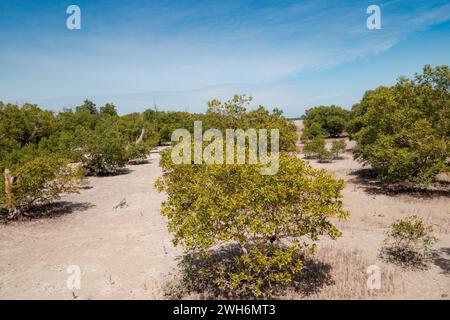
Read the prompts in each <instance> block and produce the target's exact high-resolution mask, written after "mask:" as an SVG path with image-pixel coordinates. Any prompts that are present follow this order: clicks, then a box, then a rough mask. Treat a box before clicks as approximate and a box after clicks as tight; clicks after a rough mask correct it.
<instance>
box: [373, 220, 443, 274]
mask: <svg viewBox="0 0 450 320" xmlns="http://www.w3.org/2000/svg"><path fill="white" fill-rule="evenodd" d="M432 231H433V229H432V227H431V226H427V225H426V224H425V223H424V222H423V220H422V219H420V218H418V217H417V216H411V217H407V218H405V219H399V220H397V221H395V222H394V223H393V224H392V225H391V226H390V228H389V230H388V231H387V232H386V239H385V240H384V244H383V247H382V249H381V256H382V257H383V258H385V259H386V260H388V261H391V262H394V263H398V264H401V265H403V266H411V267H423V266H426V263H427V262H428V261H429V260H430V259H431V258H432V253H433V251H432V247H433V244H434V243H435V242H436V240H437V239H436V238H435V237H433V236H432V235H431V233H432Z"/></svg>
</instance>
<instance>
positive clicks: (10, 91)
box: [0, 0, 450, 106]
mask: <svg viewBox="0 0 450 320" xmlns="http://www.w3.org/2000/svg"><path fill="white" fill-rule="evenodd" d="M78 2H79V3H80V7H81V8H82V17H83V22H82V26H83V27H82V30H80V31H73V32H71V31H67V30H65V29H64V19H65V15H64V11H62V14H61V16H57V13H58V12H59V11H58V10H60V9H61V8H64V5H63V3H64V1H63V2H62V3H59V6H58V7H57V8H58V10H57V9H55V8H54V7H49V5H46V6H45V8H46V9H45V10H42V11H40V12H39V11H38V12H30V13H29V14H28V15H27V14H24V13H23V12H22V13H21V14H20V17H21V19H25V20H26V21H28V22H27V24H26V25H30V23H31V24H32V21H33V19H38V20H39V19H40V22H39V24H37V25H39V26H40V27H38V28H35V29H34V30H31V29H27V28H25V27H23V26H21V25H20V22H21V20H20V19H19V21H16V23H17V25H16V26H15V27H14V26H11V25H8V27H7V28H3V26H2V22H0V35H1V36H3V35H4V36H5V37H7V39H8V41H9V42H8V44H6V43H2V44H0V46H1V47H0V49H1V50H0V70H1V71H3V72H2V73H3V74H8V75H9V76H8V77H7V78H6V77H4V76H3V77H1V78H0V97H2V98H4V99H15V100H23V99H30V100H39V101H63V100H64V99H60V98H58V99H53V98H52V97H61V96H70V97H73V96H89V95H90V96H104V97H105V96H111V97H113V96H114V97H117V96H118V95H120V94H122V93H123V94H126V93H134V92H147V93H148V94H147V95H146V96H151V95H154V96H155V97H156V96H157V94H156V93H158V92H159V98H160V99H161V100H163V101H164V102H163V103H164V104H167V105H168V104H172V105H177V106H180V105H183V104H184V101H187V103H190V102H193V101H195V103H197V102H196V100H197V99H196V98H192V97H191V96H190V94H191V93H189V92H195V95H196V97H202V98H203V97H204V96H210V97H212V94H214V93H217V88H221V89H220V90H222V91H223V92H227V93H228V92H229V90H231V89H242V90H239V91H243V90H244V89H249V88H250V89H252V88H253V89H254V90H255V91H256V92H258V89H255V88H264V89H262V90H261V93H262V95H263V96H265V97H267V98H266V100H276V99H275V98H280V97H279V96H276V93H277V92H283V94H287V95H290V96H291V98H290V100H293V99H296V98H298V95H296V94H292V93H288V92H286V91H285V90H280V83H281V85H282V86H284V87H289V83H290V81H291V80H290V79H292V78H293V77H296V76H298V75H299V74H301V73H302V72H307V71H311V70H322V69H325V68H331V67H333V66H336V65H339V64H342V63H344V62H348V61H352V60H354V59H357V58H361V57H365V56H367V55H373V54H378V53H380V52H383V51H385V50H387V49H389V48H391V47H393V46H395V45H396V44H397V43H398V42H399V41H401V40H402V39H404V38H405V37H407V36H408V35H410V34H412V33H414V32H416V31H418V30H422V29H424V28H427V27H429V26H431V25H434V24H436V23H441V22H444V21H448V20H449V19H450V4H448V3H447V1H445V0H442V1H441V0H430V1H379V5H380V6H381V9H382V29H381V30H377V31H370V30H368V29H367V28H366V19H367V14H366V8H367V6H368V5H369V3H365V2H364V1H363V2H361V1H355V2H354V1H327V2H321V1H281V2H280V1H273V2H271V1H175V2H173V1H155V2H151V3H149V2H146V1H137V2H136V1H125V2H120V3H112V2H110V1H78ZM30 3H31V1H30ZM0 9H1V5H0ZM8 10H9V11H10V15H11V16H14V15H15V14H19V13H20V12H21V11H20V7H19V6H16V7H14V6H13V5H11V4H10V5H9V6H8ZM0 11H1V10H0ZM11 16H10V19H13V18H12V17H11ZM30 19H31V22H30ZM55 19H56V21H55ZM36 23H37V22H36ZM50 26H53V28H56V26H58V27H57V29H55V30H54V29H52V28H50ZM2 29H3V30H4V31H1V30H2ZM5 30H6V31H7V32H8V34H9V36H7V35H6V34H4V33H5V32H6V31H5ZM227 84H232V85H227ZM294 86H295V85H294ZM198 88H204V89H200V90H199V89H198ZM212 88H216V89H215V90H216V91H214V90H213V89H212ZM270 88H272V89H273V90H270ZM268 91H272V92H273V94H272V95H270V94H269V93H268ZM163 93H164V94H163ZM138 96H139V95H138ZM123 97H124V98H123V99H124V100H126V98H125V97H128V99H131V98H130V97H131V95H123ZM162 97H164V98H162ZM173 97H177V99H179V100H177V101H174V99H173ZM270 97H273V99H270ZM303 98H305V99H306V100H308V99H309V100H314V99H313V97H310V98H308V97H303ZM52 99H53V100H52ZM69 100H70V99H67V101H69ZM138 100H139V99H138ZM288 100H289V99H288ZM149 102H151V101H149Z"/></svg>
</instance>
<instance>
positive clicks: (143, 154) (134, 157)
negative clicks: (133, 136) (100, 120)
mask: <svg viewBox="0 0 450 320" xmlns="http://www.w3.org/2000/svg"><path fill="white" fill-rule="evenodd" d="M150 150H151V147H150V146H148V145H147V144H146V143H131V144H129V145H128V146H127V148H126V158H127V159H128V161H133V162H142V161H145V160H146V159H147V156H148V154H149V152H150Z"/></svg>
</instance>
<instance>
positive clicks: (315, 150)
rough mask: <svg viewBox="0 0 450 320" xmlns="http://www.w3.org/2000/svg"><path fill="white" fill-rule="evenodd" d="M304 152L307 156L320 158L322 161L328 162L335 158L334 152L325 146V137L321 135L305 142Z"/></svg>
mask: <svg viewBox="0 0 450 320" xmlns="http://www.w3.org/2000/svg"><path fill="white" fill-rule="evenodd" d="M303 154H304V155H305V156H306V157H307V158H311V159H318V160H319V161H320V162H327V161H330V160H332V158H333V154H332V152H331V151H329V150H328V149H327V148H326V147H325V139H324V138H322V137H321V136H317V137H315V138H314V139H312V140H310V141H308V142H307V143H305V145H304V146H303Z"/></svg>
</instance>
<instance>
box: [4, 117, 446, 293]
mask: <svg viewBox="0 0 450 320" xmlns="http://www.w3.org/2000/svg"><path fill="white" fill-rule="evenodd" d="M297 125H299V127H300V126H301V123H300V122H297ZM158 162H159V155H158V154H157V153H152V154H151V157H150V163H148V164H143V165H137V166H130V167H128V168H127V169H128V170H129V172H128V173H124V174H121V175H117V176H112V177H101V178H97V177H94V178H89V179H88V180H89V183H88V185H89V187H88V188H86V189H84V190H82V191H81V193H80V194H77V195H70V196H66V197H64V198H63V199H62V201H64V202H65V203H66V204H67V207H68V210H67V211H69V212H70V214H68V213H67V214H64V215H60V216H58V217H55V218H52V219H39V220H33V221H25V222H15V223H11V224H8V225H3V226H0V299H20V298H26V299H74V298H77V299H159V298H164V296H163V291H164V289H163V288H164V285H165V283H166V282H167V280H168V279H170V278H171V277H172V276H171V274H173V273H176V270H177V257H179V256H180V255H181V254H182V250H181V249H180V248H174V246H173V245H172V243H171V236H170V235H169V233H168V232H167V229H166V220H165V218H164V217H162V216H161V214H160V206H161V201H163V200H164V197H165V196H164V195H162V194H159V193H157V192H156V190H155V189H154V187H153V182H154V181H155V179H156V178H157V177H159V176H160V175H161V174H162V172H161V168H160V167H159V165H158ZM310 162H311V164H312V165H313V166H314V167H317V168H325V169H326V170H329V171H330V172H333V173H334V174H335V175H336V177H338V178H342V179H344V180H345V181H346V187H345V190H344V203H345V206H346V208H347V209H348V210H350V212H351V216H350V218H349V219H348V220H347V221H344V222H339V223H338V225H339V227H340V228H341V230H343V236H342V237H341V238H340V239H338V240H337V241H330V240H326V239H324V240H322V241H321V242H320V245H319V247H320V248H323V249H324V250H325V255H324V257H328V259H332V260H334V263H335V264H337V267H335V269H337V270H338V271H337V274H336V275H335V285H334V286H329V287H324V288H323V289H322V291H319V293H317V294H315V295H314V296H312V298H342V297H345V298H367V297H369V298H370V297H371V295H370V294H369V295H367V294H365V293H364V294H361V292H357V291H358V290H359V291H361V290H362V291H364V290H365V281H366V275H365V268H366V264H367V266H369V265H370V264H376V265H378V266H380V268H381V271H382V286H383V285H384V286H389V290H381V291H380V294H379V295H377V296H376V297H378V298H397V299H403V298H413V299H449V295H450V198H449V197H448V196H444V195H439V194H437V195H431V196H426V197H424V196H420V195H411V194H400V195H389V194H383V193H382V192H380V191H379V190H377V189H376V188H373V186H372V185H371V184H370V183H368V182H367V181H365V180H364V179H360V177H359V176H358V175H355V172H356V171H357V170H359V169H361V165H360V164H359V163H357V162H355V161H353V160H352V157H351V154H350V153H347V154H345V155H344V156H343V159H342V160H337V161H335V162H333V163H327V164H320V163H317V162H315V161H310ZM123 199H125V200H126V205H125V206H124V207H123V208H121V209H113V207H114V206H116V205H117V204H119V203H120V202H121V201H122V200H123ZM412 214H415V215H418V216H420V217H423V218H425V220H426V221H427V222H428V223H431V224H433V226H434V229H435V230H436V232H435V235H436V236H437V237H438V238H439V242H438V243H437V244H436V248H437V249H438V255H436V257H435V261H434V263H433V264H432V265H431V267H430V268H429V269H428V270H425V271H405V270H402V269H399V268H397V267H395V266H391V265H386V264H385V263H384V262H382V261H380V260H379V259H378V258H377V254H378V250H379V247H380V245H381V242H382V240H383V237H384V232H385V230H386V227H387V226H388V225H389V224H390V223H392V221H394V220H395V219H397V218H400V217H405V216H408V215H412ZM340 252H343V254H341V253H340ZM345 257H350V258H348V259H347V258H345ZM349 259H350V260H349ZM351 261H356V262H354V263H352V262H351ZM71 265H76V266H79V267H80V269H81V274H82V276H81V289H80V290H69V289H68V288H67V286H66V281H67V279H68V278H69V276H70V274H68V273H67V268H68V267H69V266H71ZM383 277H384V278H383ZM383 279H384V280H383ZM383 281H385V282H384V283H383ZM360 282H361V283H360ZM352 288H357V289H352ZM345 290H347V291H345ZM287 298H295V296H287Z"/></svg>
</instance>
